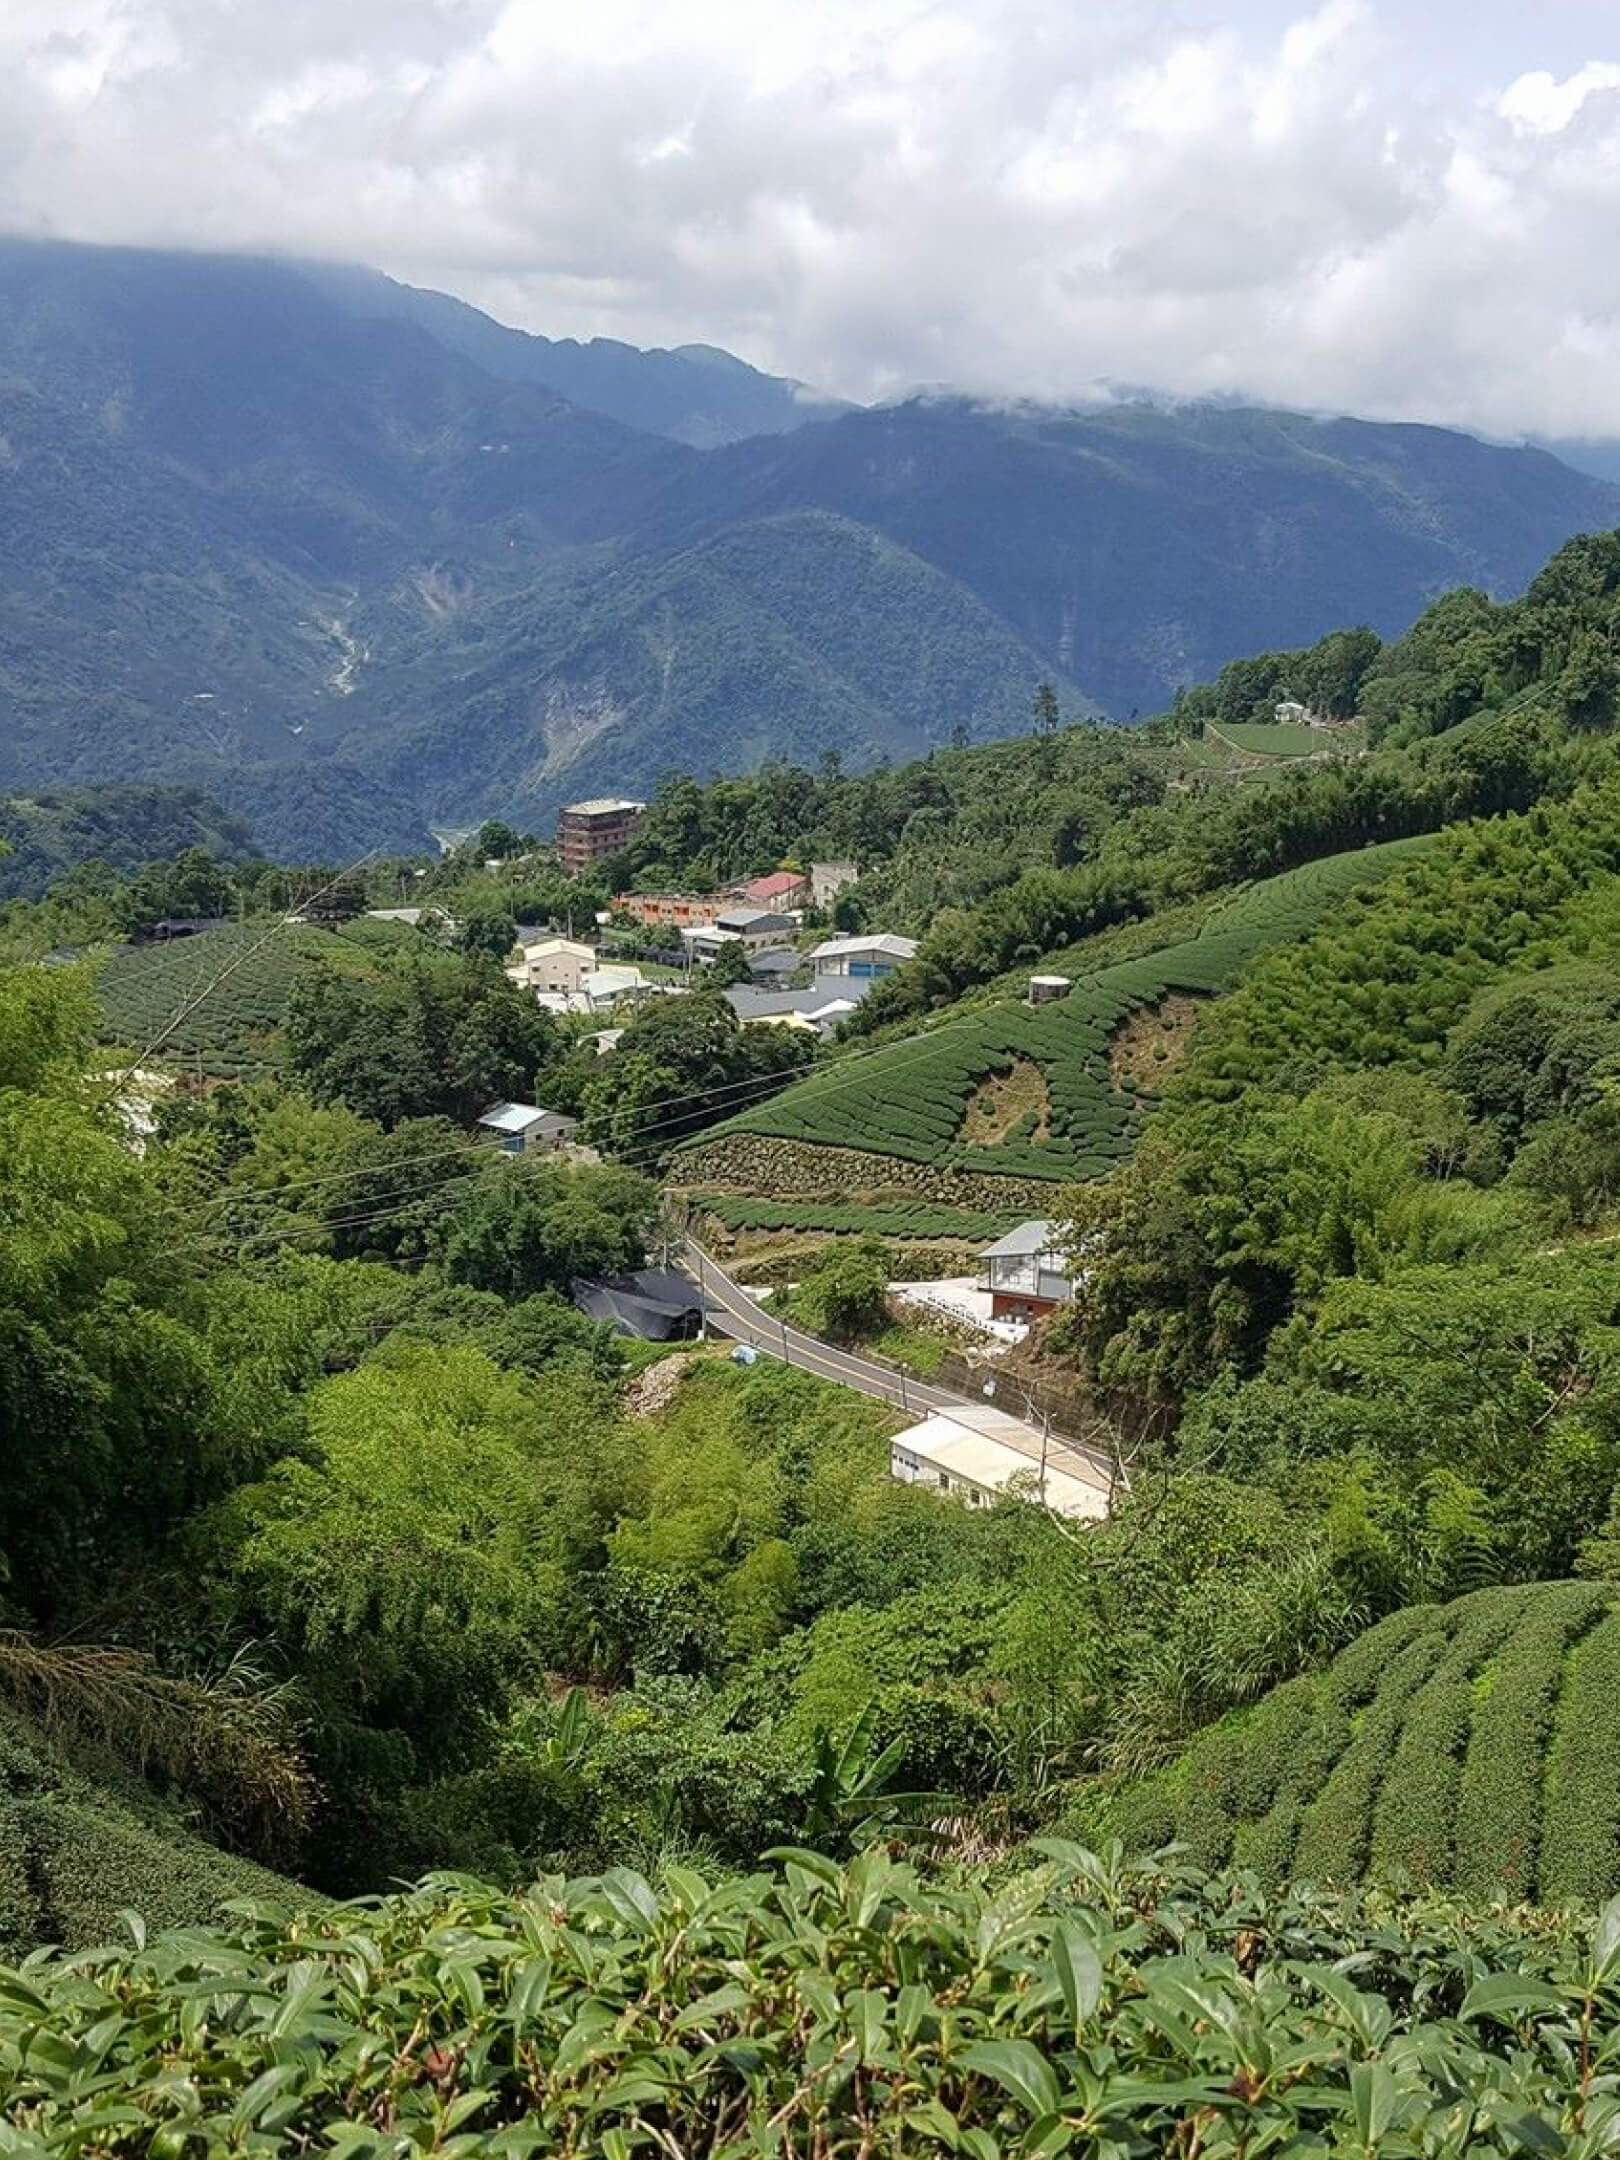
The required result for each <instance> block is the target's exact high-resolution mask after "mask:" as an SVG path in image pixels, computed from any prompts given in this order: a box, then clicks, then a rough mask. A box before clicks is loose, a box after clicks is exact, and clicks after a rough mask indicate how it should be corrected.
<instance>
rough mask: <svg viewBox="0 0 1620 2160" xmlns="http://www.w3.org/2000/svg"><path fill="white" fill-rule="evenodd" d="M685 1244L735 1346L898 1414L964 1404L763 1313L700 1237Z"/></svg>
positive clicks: (710, 1310) (711, 1313) (707, 1303)
mask: <svg viewBox="0 0 1620 2160" xmlns="http://www.w3.org/2000/svg"><path fill="white" fill-rule="evenodd" d="M682 1246H683V1250H684V1253H685V1259H686V1272H687V1274H689V1275H690V1276H691V1277H692V1280H693V1281H694V1282H695V1283H696V1284H697V1286H698V1288H699V1290H700V1291H701V1292H702V1295H703V1310H704V1313H705V1316H706V1317H707V1319H708V1322H709V1325H710V1326H711V1327H712V1328H713V1329H714V1330H715V1331H716V1333H718V1334H721V1335H728V1336H730V1338H731V1340H732V1341H733V1342H742V1343H751V1344H752V1345H753V1347H754V1348H755V1349H756V1350H758V1351H759V1352H760V1353H761V1354H762V1355H763V1356H766V1357H777V1358H785V1359H786V1361H787V1362H788V1364H790V1365H802V1366H803V1367H804V1369H805V1371H806V1372H813V1373H816V1374H818V1375H819V1376H820V1377H821V1378H822V1379H823V1380H839V1381H842V1383H843V1385H844V1386H845V1387H852V1388H858V1389H859V1390H860V1392H861V1394H863V1395H875V1396H877V1397H878V1399H879V1400H880V1401H882V1402H887V1403H893V1405H894V1407H895V1408H896V1409H897V1410H915V1411H916V1412H917V1414H918V1416H919V1417H925V1416H926V1415H927V1414H928V1412H929V1411H930V1410H950V1409H954V1408H956V1407H957V1405H958V1404H960V1403H961V1401H962V1399H963V1398H962V1397H961V1396H960V1395H952V1394H950V1393H948V1392H947V1391H946V1390H945V1389H944V1388H937V1387H930V1386H928V1385H927V1384H926V1383H925V1382H923V1381H921V1380H913V1379H912V1378H911V1376H910V1375H909V1374H907V1373H900V1372H896V1371H895V1369H894V1367H893V1366H892V1365H880V1364H878V1363H877V1361H876V1360H875V1359H873V1358H863V1357H856V1356H854V1355H852V1354H851V1353H850V1352H849V1351H847V1350H835V1349H834V1348H833V1347H832V1345H831V1343H824V1342H823V1341H822V1340H821V1339H820V1337H819V1336H816V1335H807V1334H805V1332H804V1330H803V1329H802V1328H796V1327H792V1326H790V1325H789V1324H788V1323H787V1322H786V1321H784V1320H773V1319H772V1318H771V1317H770V1315H769V1314H768V1313H763V1312H761V1311H760V1309H759V1305H758V1303H757V1301H756V1300H755V1299H753V1298H751V1297H750V1296H749V1295H748V1293H747V1291H746V1290H740V1289H738V1287H737V1285H736V1284H735V1283H734V1282H733V1281H732V1279H731V1277H730V1276H729V1275H728V1274H726V1272H725V1271H724V1269H723V1268H721V1267H720V1266H719V1265H718V1264H717V1263H716V1262H715V1261H713V1260H711V1259H710V1258H709V1256H708V1254H707V1253H706V1252H705V1251H704V1250H703V1248H702V1246H701V1245H699V1244H698V1242H697V1240H696V1239H695V1238H685V1239H683V1240H682Z"/></svg>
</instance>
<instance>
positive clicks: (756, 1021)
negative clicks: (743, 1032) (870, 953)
mask: <svg viewBox="0 0 1620 2160" xmlns="http://www.w3.org/2000/svg"><path fill="white" fill-rule="evenodd" d="M866 987H867V986H866V984H865V983H856V982H852V981H851V980H850V979H849V978H848V977H847V976H842V975H834V976H828V977H827V979H826V980H825V981H824V982H816V983H812V984H811V986H810V988H809V989H808V990H761V989H756V988H755V987H753V986H752V985H751V984H748V983H739V984H736V985H734V986H733V988H731V989H730V990H728V991H727V992H726V993H725V996H726V1002H727V1003H728V1004H729V1005H730V1007H731V1009H732V1011H733V1012H734V1013H735V1014H736V1015H737V1018H738V1019H739V1020H740V1021H741V1022H742V1023H743V1025H744V1027H796V1028H803V1029H808V1030H809V1031H810V1032H811V1033H812V1034H815V1035H819V1036H820V1037H821V1039H822V1040H823V1041H824V1042H825V1041H827V1040H828V1039H829V1038H830V1037H831V1035H832V1034H833V1032H834V1030H835V1029H836V1028H837V1026H838V1023H839V1022H840V1021H841V1020H847V1019H848V1018H849V1016H850V1014H851V1013H852V1012H853V1011H854V1010H855V1008H856V1006H857V1005H859V1004H860V1002H861V999H862V997H863V996H864V995H865V992H866Z"/></svg>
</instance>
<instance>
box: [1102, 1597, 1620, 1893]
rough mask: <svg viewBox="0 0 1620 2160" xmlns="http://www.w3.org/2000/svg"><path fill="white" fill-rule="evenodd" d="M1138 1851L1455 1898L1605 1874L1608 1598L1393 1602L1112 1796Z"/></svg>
mask: <svg viewBox="0 0 1620 2160" xmlns="http://www.w3.org/2000/svg"><path fill="white" fill-rule="evenodd" d="M1115 1813H1116V1818H1117V1819H1116V1820H1115V1821H1114V1822H1113V1823H1112V1824H1111V1825H1110V1827H1111V1828H1117V1829H1118V1830H1119V1832H1120V1834H1121V1835H1123V1836H1124V1837H1125V1838H1126V1840H1127V1842H1128V1843H1130V1844H1132V1845H1133V1846H1134V1845H1140V1846H1141V1847H1142V1849H1144V1850H1147V1849H1150V1848H1152V1847H1154V1846H1157V1845H1160V1844H1167V1843H1169V1842H1170V1840H1171V1839H1176V1840H1179V1841H1180V1842H1181V1843H1183V1844H1184V1845H1185V1846H1186V1847H1187V1848H1188V1849H1189V1857H1190V1858H1191V1859H1192V1860H1193V1861H1194V1863H1195V1864H1202V1863H1206V1862H1215V1861H1217V1860H1218V1861H1220V1862H1225V1861H1226V1860H1228V1859H1230V1860H1232V1861H1233V1862H1234V1863H1235V1864H1237V1865H1238V1866H1241V1867H1252V1868H1254V1869H1255V1870H1257V1871H1258V1872H1259V1873H1260V1874H1261V1875H1263V1876H1265V1877H1266V1878H1268V1879H1270V1880H1273V1881H1281V1880H1283V1879H1285V1878H1287V1877H1289V1876H1293V1877H1297V1878H1303V1879H1305V1880H1307V1881H1310V1882H1315V1883H1350V1882H1354V1881H1357V1880H1359V1879H1361V1878H1363V1877H1373V1878H1375V1879H1380V1880H1384V1881H1398V1880H1402V1879H1405V1880H1409V1881H1415V1882H1419V1883H1424V1884H1432V1885H1435V1886H1437V1887H1441V1888H1450V1889H1453V1890H1456V1891H1459V1892H1461V1893H1463V1894H1464V1895H1466V1896H1468V1897H1470V1898H1486V1897H1489V1896H1490V1895H1491V1894H1492V1893H1493V1892H1495V1891H1497V1890H1499V1889H1500V1890H1506V1891H1508V1892H1509V1893H1511V1894H1512V1895H1513V1896H1514V1897H1515V1898H1534V1899H1536V1900H1538V1901H1540V1902H1542V1903H1546V1904H1557V1903H1561V1902H1565V1901H1569V1900H1578V1901H1580V1902H1582V1903H1591V1904H1598V1903H1601V1902H1602V1900H1603V1899H1605V1898H1607V1897H1609V1896H1611V1895H1612V1894H1613V1893H1614V1892H1615V1891H1616V1890H1620V1609H1617V1608H1616V1606H1615V1605H1614V1603H1613V1600H1612V1594H1611V1592H1610V1591H1609V1590H1608V1589H1607V1588H1606V1587H1605V1586H1604V1585H1601V1584H1597V1583H1574V1582H1557V1583H1529V1584H1524V1585H1520V1586H1517V1587H1513V1588H1509V1589H1492V1590H1479V1591H1476V1592H1475V1593H1474V1594H1473V1595H1472V1596H1471V1597H1464V1598H1459V1599H1457V1600H1456V1602H1455V1603H1453V1604H1450V1605H1444V1606H1438V1607H1437V1606H1433V1605H1425V1606H1417V1607H1412V1608H1409V1609H1408V1610H1406V1611H1404V1612H1398V1613H1395V1614H1393V1615H1392V1616H1391V1617H1390V1618H1389V1619H1388V1620H1385V1621H1383V1622H1381V1623H1380V1625H1379V1626H1377V1627H1375V1628H1373V1629H1371V1630H1370V1631H1369V1632H1368V1633H1367V1634H1365V1635H1362V1636H1360V1637H1358V1638H1357V1640H1356V1641H1355V1642H1353V1643H1352V1644H1351V1645H1350V1647H1349V1648H1348V1649H1347V1650H1345V1651H1343V1652H1341V1654H1340V1655H1339V1657H1338V1658H1337V1659H1335V1661H1334V1662H1333V1664H1332V1665H1330V1666H1329V1667H1328V1669H1327V1670H1326V1671H1325V1672H1323V1673H1319V1674H1315V1675H1312V1676H1310V1677H1308V1678H1306V1679H1302V1680H1292V1681H1289V1682H1288V1683H1287V1685H1286V1686H1283V1687H1280V1688H1278V1689H1276V1690H1275V1691H1274V1692H1273V1693H1272V1694H1270V1695H1268V1696H1266V1697H1264V1698H1263V1699H1262V1701H1261V1702H1260V1703H1259V1704H1257V1705H1256V1707H1255V1708H1254V1710H1252V1711H1251V1712H1248V1713H1246V1714H1244V1715H1241V1716H1238V1717H1235V1718H1233V1719H1231V1720H1229V1721H1228V1723H1227V1724H1225V1725H1223V1726H1219V1727H1217V1728H1216V1729H1215V1730H1214V1731H1213V1732H1211V1733H1208V1734H1206V1735H1205V1736H1204V1737H1203V1738H1202V1739H1201V1740H1199V1741H1198V1742H1196V1743H1195V1744H1194V1746H1193V1747H1192V1748H1191V1749H1190V1750H1189V1752H1188V1753H1187V1755H1186V1756H1185V1757H1184V1758H1183V1759H1182V1761H1181V1762H1180V1763H1178V1764H1177V1765H1175V1766H1174V1767H1173V1768H1172V1769H1171V1770H1168V1771H1166V1772H1163V1773H1161V1774H1160V1775H1158V1776H1156V1777H1155V1778H1153V1779H1151V1780H1149V1781H1148V1782H1147V1783H1146V1784H1145V1785H1143V1786H1139V1787H1138V1788H1137V1789H1136V1790H1135V1791H1134V1792H1132V1793H1129V1794H1127V1795H1126V1796H1125V1798H1124V1799H1123V1800H1122V1801H1121V1802H1120V1803H1119V1804H1118V1807H1117V1809H1116V1811H1115Z"/></svg>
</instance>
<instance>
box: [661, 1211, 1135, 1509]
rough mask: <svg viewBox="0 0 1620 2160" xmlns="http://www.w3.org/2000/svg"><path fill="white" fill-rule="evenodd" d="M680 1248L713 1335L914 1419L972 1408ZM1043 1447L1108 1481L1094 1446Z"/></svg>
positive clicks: (1063, 1440)
mask: <svg viewBox="0 0 1620 2160" xmlns="http://www.w3.org/2000/svg"><path fill="white" fill-rule="evenodd" d="M681 1250H682V1254H683V1256H684V1259H685V1263H686V1273H687V1274H688V1275H690V1276H691V1278H692V1280H693V1281H694V1282H695V1283H696V1284H697V1286H698V1294H699V1297H700V1299H701V1301H702V1306H703V1314H704V1319H705V1321H706V1322H707V1323H708V1324H709V1325H710V1326H711V1327H713V1329H714V1330H715V1332H716V1333H717V1334H720V1335H726V1336H729V1337H730V1338H731V1340H732V1341H733V1342H741V1343H748V1344H750V1345H751V1346H752V1347H753V1348H754V1349H756V1350H757V1351H759V1353H760V1355H761V1356H762V1357H774V1358H781V1359H782V1360H783V1361H784V1362H785V1363H786V1364H789V1365H801V1366H803V1368H804V1370H805V1371H806V1372H812V1373H815V1374H816V1375H817V1376H818V1377H819V1378H821V1379H823V1380H836V1381H838V1382H840V1383H841V1384H842V1385H843V1386H844V1387H850V1388H857V1389H858V1390H859V1391H860V1393H861V1394H863V1395H874V1396H876V1397H877V1398H878V1400H879V1401H880V1402H886V1403H889V1404H892V1406H893V1407H894V1408H895V1409H896V1410H902V1411H907V1412H910V1413H913V1414H914V1415H915V1416H916V1417H917V1418H918V1419H919V1420H920V1419H922V1418H925V1417H927V1416H929V1415H930V1414H931V1413H932V1412H934V1411H936V1410H942V1411H945V1412H950V1411H952V1410H960V1409H962V1408H963V1407H964V1406H971V1407H978V1405H977V1403H976V1400H975V1398H974V1397H973V1396H971V1395H957V1394H953V1393H952V1392H951V1390H950V1389H949V1388H942V1387H934V1386H932V1385H931V1384H930V1383H928V1382H927V1381H923V1380H914V1379H913V1378H912V1377H911V1375H910V1374H909V1373H902V1372H899V1371H898V1370H897V1369H896V1368H895V1367H894V1366H892V1365H880V1364H879V1363H878V1362H877V1360H876V1359H875V1358H865V1357H859V1356H857V1355H855V1354H853V1353H852V1352H850V1351H848V1350H835V1349H834V1348H833V1346H832V1345H831V1343H824V1342H823V1341H822V1340H821V1338H820V1337H819V1336H817V1335H807V1334H806V1333H805V1332H804V1330H803V1328H796V1327H794V1326H793V1325H792V1324H791V1323H790V1322H788V1321H786V1320H776V1319H773V1318H772V1317H771V1315H770V1314H769V1313H766V1312H761V1310H760V1308H759V1305H758V1303H757V1302H756V1301H755V1300H754V1299H753V1298H751V1297H750V1296H749V1295H748V1293H747V1291H746V1290H743V1289H741V1288H739V1287H738V1285H737V1284H736V1283H734V1282H733V1281H732V1279H731V1277H730V1276H729V1275H728V1274H727V1273H726V1272H725V1270H724V1269H723V1268H722V1267H720V1266H719V1265H718V1263H717V1262H716V1261H714V1260H712V1259H711V1258H710V1257H709V1255H708V1254H707V1253H706V1252H705V1251H704V1250H703V1248H702V1246H701V1245H699V1244H698V1242H697V1240H696V1239H695V1238H690V1237H683V1238H682V1240H681ZM998 1407H1000V1406H999V1405H998ZM1027 1430H1028V1433H1029V1437H1030V1442H1031V1450H1030V1452H1031V1453H1032V1454H1033V1455H1035V1456H1036V1457H1038V1456H1039V1455H1040V1452H1041V1430H1040V1427H1039V1426H1038V1425H1028V1426H1027ZM1048 1450H1049V1453H1050V1454H1051V1456H1052V1459H1053V1460H1054V1461H1055V1460H1057V1459H1058V1458H1059V1457H1060V1456H1067V1457H1069V1458H1071V1461H1070V1462H1069V1463H1068V1464H1066V1465H1065V1467H1069V1468H1072V1469H1073V1471H1074V1472H1075V1474H1076V1475H1077V1476H1081V1477H1089V1478H1091V1479H1095V1480H1096V1481H1098V1482H1099V1483H1101V1484H1102V1485H1103V1486H1104V1487H1109V1486H1111V1484H1112V1482H1113V1477H1114V1470H1113V1465H1112V1464H1111V1463H1109V1462H1108V1460H1107V1458H1106V1457H1105V1456H1102V1455H1099V1454H1098V1453H1097V1452H1096V1451H1095V1450H1094V1449H1092V1448H1087V1447H1083V1446H1082V1445H1081V1444H1080V1442H1079V1441H1077V1440H1070V1439H1069V1438H1068V1437H1067V1436H1066V1435H1063V1434H1059V1433H1053V1434H1051V1435H1050V1436H1049V1439H1048Z"/></svg>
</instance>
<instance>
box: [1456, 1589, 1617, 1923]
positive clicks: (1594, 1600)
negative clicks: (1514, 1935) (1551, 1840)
mask: <svg viewBox="0 0 1620 2160" xmlns="http://www.w3.org/2000/svg"><path fill="white" fill-rule="evenodd" d="M1607 1610H1608V1600H1607V1598H1606V1596H1605V1594H1604V1593H1603V1591H1601V1590H1599V1589H1598V1588H1597V1587H1596V1586H1595V1585H1582V1584H1576V1583H1560V1584H1559V1585H1557V1586H1556V1588H1553V1587H1540V1586H1538V1588H1537V1590H1536V1592H1535V1594H1534V1596H1533V1597H1532V1598H1531V1600H1530V1602H1529V1603H1528V1605H1527V1607H1526V1609H1525V1611H1524V1614H1523V1617H1522V1619H1521V1620H1520V1622H1519V1625H1518V1626H1517V1627H1516V1628H1515V1629H1514V1631H1513V1633H1512V1634H1511V1635H1510V1636H1509V1637H1508V1639H1507V1641H1506V1642H1505V1643H1504V1644H1503V1645H1502V1648H1501V1650H1500V1651H1499V1652H1498V1654H1497V1656H1496V1659H1495V1661H1494V1663H1493V1665H1492V1666H1491V1667H1490V1669H1489V1671H1488V1673H1487V1674H1482V1675H1481V1681H1488V1685H1481V1684H1480V1683H1476V1690H1475V1691H1476V1695H1477V1696H1478V1701H1477V1703H1476V1707H1475V1710H1474V1719H1473V1725H1472V1729H1471V1730H1470V1733H1469V1736H1468V1754H1467V1757H1466V1759H1465V1761H1464V1763H1463V1773H1462V1786H1461V1790H1460V1792H1459V1794H1458V1804H1457V1855H1456V1859H1455V1862H1454V1863H1453V1866H1452V1870H1451V1879H1452V1881H1453V1882H1454V1883H1455V1884H1456V1886H1457V1888H1458V1889H1459V1890H1461V1891H1463V1892H1465V1893H1468V1894H1472V1895H1485V1894H1487V1893H1489V1892H1490V1891H1491V1890H1493V1889H1497V1888H1506V1889H1507V1890H1509V1891H1511V1892H1513V1893H1514V1894H1515V1895H1518V1896H1521V1897H1522V1896H1528V1895H1529V1894H1530V1892H1531V1891H1532V1889H1533V1888H1534V1886H1535V1883H1536V1860H1537V1854H1538V1849H1539V1845H1540V1834H1541V1830H1540V1826H1541V1807H1542V1789H1543V1784H1544V1765H1545V1763H1546V1759H1547V1750H1548V1747H1549V1745H1550V1743H1551V1740H1552V1734H1553V1721H1554V1717H1555V1714H1556V1710H1557V1705H1558V1701H1559V1698H1560V1696H1561V1695H1562V1693H1563V1688H1564V1681H1565V1660H1566V1657H1567V1654H1568V1651H1569V1648H1570V1645H1571V1644H1572V1643H1574V1642H1577V1641H1578V1640H1579V1639H1580V1637H1581V1636H1582V1635H1585V1634H1587V1633H1588V1632H1589V1631H1590V1630H1591V1629H1592V1628H1593V1627H1594V1626H1595V1625H1596V1624H1597V1622H1598V1621H1599V1620H1600V1619H1601V1618H1602V1617H1603V1616H1604V1614H1605V1613H1606V1612H1607Z"/></svg>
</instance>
